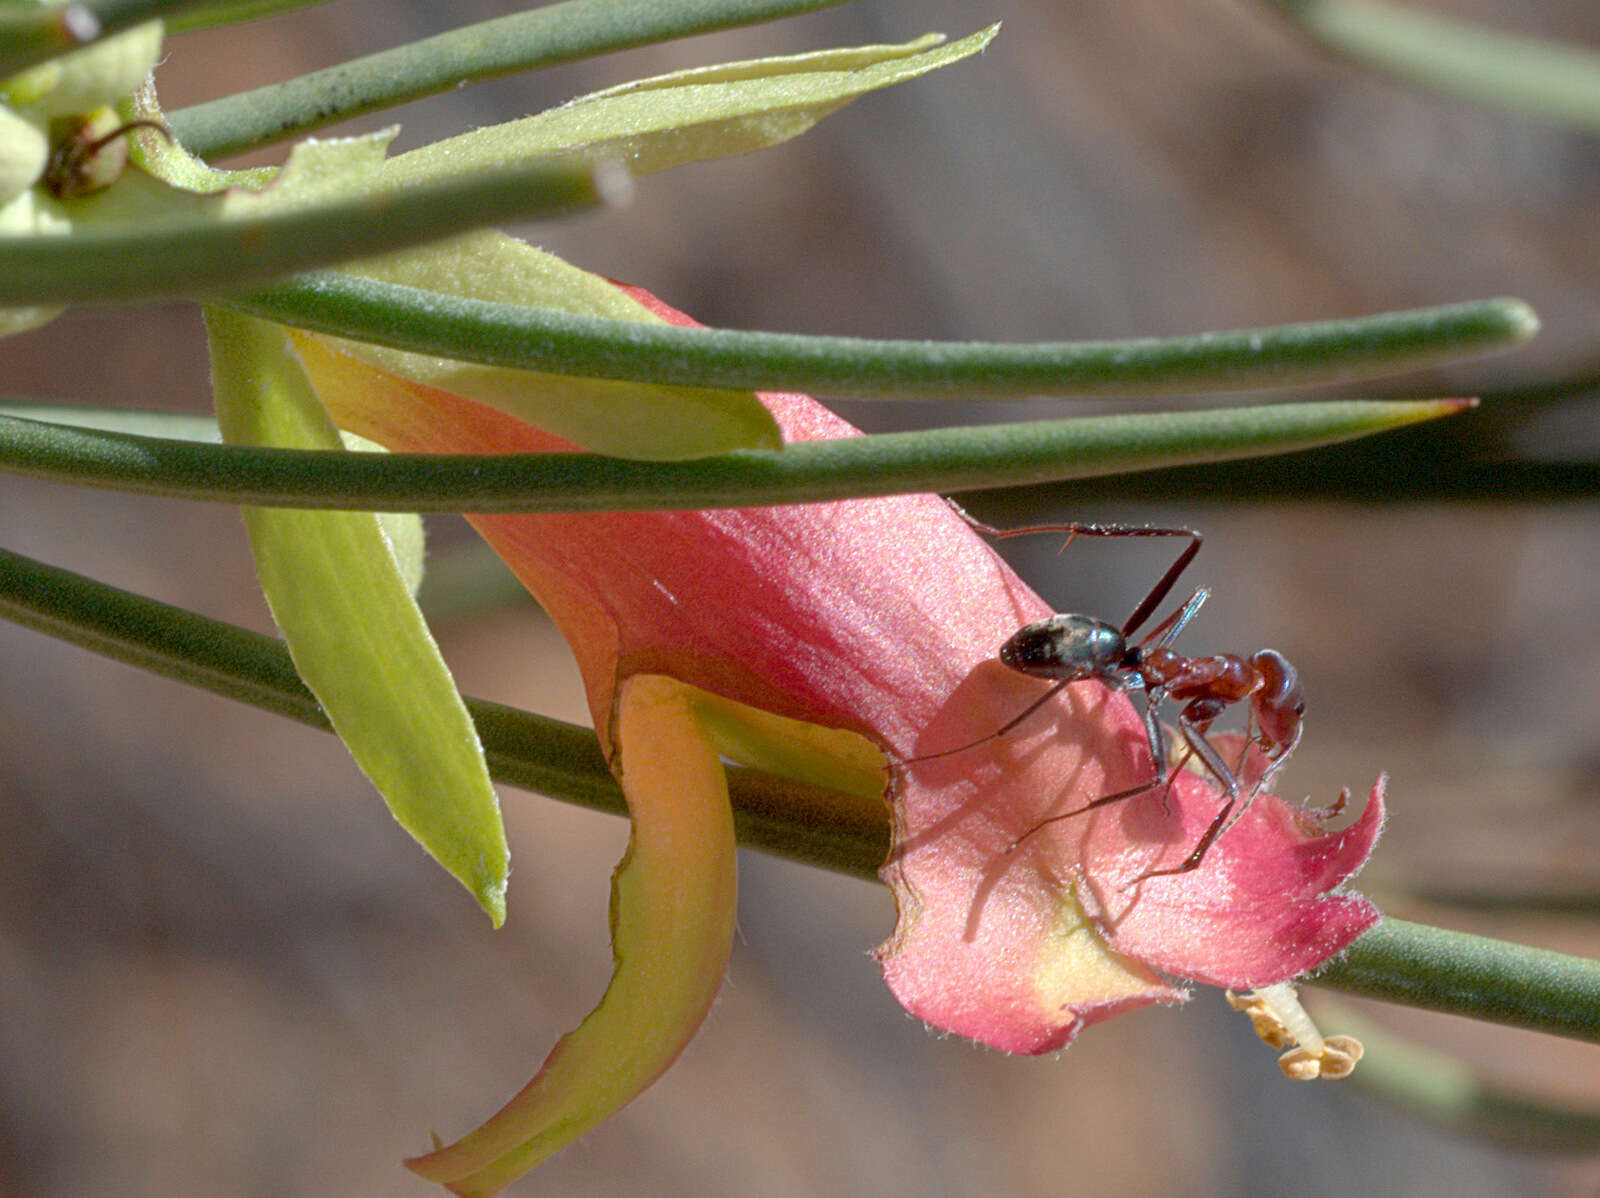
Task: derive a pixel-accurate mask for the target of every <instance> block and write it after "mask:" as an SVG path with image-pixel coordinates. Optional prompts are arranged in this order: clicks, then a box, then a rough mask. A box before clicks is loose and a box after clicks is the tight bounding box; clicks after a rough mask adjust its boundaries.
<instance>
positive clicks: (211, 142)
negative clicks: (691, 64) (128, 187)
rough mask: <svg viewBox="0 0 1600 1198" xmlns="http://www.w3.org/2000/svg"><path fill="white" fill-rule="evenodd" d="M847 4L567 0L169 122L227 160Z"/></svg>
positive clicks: (190, 143)
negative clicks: (654, 48) (680, 41)
mask: <svg viewBox="0 0 1600 1198" xmlns="http://www.w3.org/2000/svg"><path fill="white" fill-rule="evenodd" d="M844 2H845V0H648V2H644V0H565V2H564V3H560V4H549V5H545V6H544V7H541V8H536V9H532V10H530V11H528V12H521V13H515V14H513V15H511V16H507V17H500V18H498V19H496V20H493V21H484V22H482V23H481V24H477V25H468V26H466V27H465V28H462V29H455V30H452V31H450V32H449V33H442V34H439V35H438V36H436V37H430V38H424V39H422V40H421V41H416V42H412V43H410V44H409V45H405V46H400V47H397V48H395V49H393V50H385V51H383V52H381V53H378V54H371V55H368V56H366V57H365V58H358V59H356V60H354V61H353V62H347V63H342V64H341V65H339V66H336V67H330V68H328V69H327V70H323V71H316V72H314V73H313V74H310V75H302V76H301V77H300V78H298V79H291V80H288V81H287V82H284V83H278V84H274V85H272V86H270V87H263V88H258V89H256V90H255V91H248V92H239V93H237V94H235V95H231V96H225V97H222V98H221V99H217V100H212V101H210V102H208V103H205V104H198V105H195V106H194V107H192V108H183V109H179V110H178V111H177V112H172V113H168V114H167V123H168V125H169V127H170V128H171V129H172V132H173V134H174V135H175V136H176V137H177V139H178V140H179V141H180V142H182V143H183V145H184V146H185V148H187V149H188V150H189V151H190V153H193V154H198V155H199V156H200V157H202V158H214V157H226V156H227V155H229V154H236V153H239V152H240V151H242V150H247V149H252V148H254V147H257V146H262V145H270V144H271V143H273V142H276V141H282V140H283V139H285V138H288V137H293V136H295V135H296V134H300V133H306V132H309V131H311V130H313V129H320V128H322V127H323V126H325V125H331V124H335V123H337V122H339V121H346V120H350V119H351V118H352V117H357V116H360V115H362V114H363V113H367V112H375V111H377V110H379V109H383V108H389V107H392V106H394V105H396V104H402V103H405V102H406V101H408V100H415V99H419V98H421V97H423V96H431V95H435V94H437V93H439V92H443V91H449V90H451V89H454V88H457V87H460V86H461V85H462V84H463V83H468V82H472V81H475V80H483V79H495V78H499V77H501V76H503V75H510V74H513V73H515V72H518V71H526V70H532V69H535V68H538V67H547V66H554V65H556V64H558V63H563V62H573V61H575V60H577V59H581V58H590V57H593V56H595V55H599V54H609V53H612V52H614V51H617V50H626V49H629V48H631V47H634V46H644V45H649V44H651V43H653V42H661V41H667V40H670V39H672V38H678V37H688V36H690V35H692V34H697V33H707V32H710V31H712V30H715V29H730V28H734V27H736V26H740V25H750V24H755V23H756V22H759V21H771V20H776V19H777V18H779V17H788V16H793V15H795V14H797V13H804V12H812V11H814V10H816V9H821V8H830V7H833V6H834V5H837V4H842V3H844Z"/></svg>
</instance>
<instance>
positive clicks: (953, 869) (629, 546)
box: [308, 291, 1382, 1052]
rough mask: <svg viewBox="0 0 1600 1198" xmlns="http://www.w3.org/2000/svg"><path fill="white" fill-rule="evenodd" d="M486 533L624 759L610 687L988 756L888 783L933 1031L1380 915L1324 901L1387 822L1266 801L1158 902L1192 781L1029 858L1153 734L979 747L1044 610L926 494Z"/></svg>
mask: <svg viewBox="0 0 1600 1198" xmlns="http://www.w3.org/2000/svg"><path fill="white" fill-rule="evenodd" d="M631 293H632V294H634V295H635V297H636V298H639V299H641V300H642V301H643V302H645V303H647V304H649V305H651V306H652V307H653V308H654V309H655V310H656V311H657V312H658V313H661V314H662V315H664V316H666V317H667V318H668V319H669V320H674V321H676V322H678V323H689V322H688V321H687V318H685V317H682V316H681V314H678V313H675V312H674V311H673V310H672V309H670V308H667V307H666V306H665V305H662V304H661V303H660V302H659V301H657V300H654V298H653V297H650V296H648V295H647V294H645V293H642V292H638V291H633V292H631ZM332 353H333V351H328V350H325V349H324V350H322V351H320V356H323V357H327V356H329V355H330V354H332ZM308 361H309V359H308ZM360 369H361V371H364V372H366V374H367V375H369V376H370V375H374V374H375V373H376V372H373V371H372V370H371V368H369V367H365V366H362V367H360ZM328 371H331V373H332V374H334V375H339V374H341V368H339V367H338V365H337V363H335V364H334V365H333V366H332V367H329V366H328V365H327V363H323V365H321V366H317V367H316V368H315V369H314V370H313V373H314V374H317V373H319V372H328ZM371 385H372V386H375V387H379V388H380V389H381V390H382V392H383V396H382V398H381V399H378V398H374V397H373V396H370V395H369V396H363V394H362V392H361V387H362V386H363V384H362V383H361V382H360V381H359V380H356V379H350V378H341V379H340V380H338V381H337V385H334V386H324V385H323V382H322V381H321V379H319V382H318V387H319V390H320V391H322V393H323V394H324V396H325V397H326V398H327V399H328V400H329V403H330V407H331V408H333V409H334V417H335V419H336V420H337V421H338V422H339V423H340V424H341V425H343V426H345V427H349V428H352V429H353V430H354V431H356V432H359V433H361V434H362V435H364V436H367V437H370V438H371V439H373V440H376V441H379V442H380V443H383V444H386V445H388V446H390V447H391V448H394V449H412V450H429V451H435V452H468V453H490V452H495V453H506V452H517V451H536V450H543V451H550V450H560V449H563V448H567V447H566V446H565V445H563V444H562V443H561V442H559V441H557V440H555V439H554V438H552V437H550V436H548V435H546V434H543V433H541V432H539V431H538V430H535V429H532V428H530V427H528V426H526V425H523V424H520V423H518V422H516V421H515V420H511V419H509V418H508V417H505V416H503V415H501V414H499V413H497V412H493V411H491V410H489V409H486V408H482V407H479V406H478V405H476V404H472V403H470V402H468V401H465V400H462V399H460V398H458V397H455V396H450V395H446V394H443V393H441V392H437V391H432V390H430V389H428V388H426V387H423V386H421V385H419V384H415V383H410V382H407V381H405V380H403V379H395V378H392V377H383V378H382V379H381V380H379V381H378V382H374V383H372V384H371ZM762 398H763V400H764V401H765V402H766V403H767V404H768V406H769V408H770V409H771V411H772V412H773V414H774V416H775V417H776V418H777V420H778V422H779V425H780V426H781V428H782V429H783V432H784V436H785V439H786V440H790V441H799V440H811V439H816V438H822V437H844V436H852V435H856V434H855V430H854V429H852V428H851V427H850V426H849V425H847V424H845V423H844V422H843V421H841V420H839V419H838V418H837V417H835V416H833V415H832V414H831V413H829V412H827V411H826V410H825V409H823V408H822V407H821V406H820V405H818V404H816V403H815V402H813V401H811V400H810V399H808V398H806V397H804V396H796V395H767V396H763V397H762ZM473 523H474V524H475V525H476V526H477V527H478V529H479V530H480V532H482V534H483V535H484V536H485V537H486V538H487V539H488V540H489V541H490V543H491V544H493V545H494V546H495V548H496V549H497V551H498V552H499V553H500V554H501V556H502V557H504V558H505V559H506V561H507V562H508V563H510V565H511V566H512V568H513V569H514V570H515V571H516V572H517V573H518V575H519V577H521V578H522V579H523V581H524V582H525V583H526V584H527V585H528V587H529V588H530V590H532V591H533V592H534V593H535V595H536V596H538V598H539V599H540V601H541V602H542V603H543V604H544V606H545V607H546V609H547V610H548V611H549V612H550V613H551V615H552V617H553V618H554V619H555V620H556V622H557V623H558V625H560V627H561V628H562V630H563V632H564V633H565V635H566V636H567V638H568V640H569V642H570V643H571V644H572V646H573V649H574V652H575V653H576V655H577V657H578V660H579V664H580V666H581V667H582V670H583V675H584V678H585V682H586V684H587V686H588V689H589V701H590V707H591V709H592V711H593V712H594V716H595V720H596V726H597V728H598V729H599V731H600V735H601V737H602V741H603V742H604V743H606V744H607V746H608V751H609V749H610V748H611V746H612V737H611V734H610V731H609V721H610V719H611V709H612V696H613V693H614V688H615V686H616V683H617V680H618V679H619V678H622V677H626V676H628V675H631V674H635V673H641V672H645V673H656V674H664V675H668V676H670V677H674V678H678V679H680V680H682V681H685V682H688V683H690V684H692V685H695V686H698V687H702V688H704V689H705V690H708V691H711V692H713V693H716V694H719V695H723V696H726V697H728V698H731V699H735V700H737V701H739V702H742V703H745V704H748V705H750V706H752V707H757V708H761V709H764V710H768V711H772V712H774V713H777V714H780V715H784V716H789V717H792V718H796V719H800V720H805V721H809V722H813V723H818V724H823V725H827V726H833V727H842V728H847V729H850V730H853V731H858V732H861V733H864V734H866V735H868V736H870V737H872V738H873V739H875V740H877V741H878V742H879V743H880V744H883V745H885V746H886V747H887V748H888V749H889V750H890V751H891V752H892V753H893V754H895V755H896V756H897V757H898V758H900V759H902V761H904V759H906V758H913V757H918V756H923V755H926V754H929V753H935V752H943V751H946V750H951V749H957V748H961V747H962V746H971V747H968V748H965V749H964V750H963V751H961V752H956V753H951V754H949V755H948V756H940V757H937V758H934V759H931V760H921V761H911V762H908V763H905V764H903V765H902V766H901V768H900V769H899V770H898V771H897V773H898V778H897V785H896V793H895V795H894V798H895V818H896V828H895V834H896V850H895V853H894V856H893V858H892V860H891V861H890V863H889V864H888V866H886V868H885V871H884V876H885V879H886V880H887V881H888V882H889V883H890V884H891V886H893V887H894V890H895V893H896V897H897V900H898V902H899V905H900V923H899V926H898V927H897V929H896V932H895V934H894V936H893V938H891V940H890V941H889V942H888V943H887V944H886V945H884V946H883V948H882V949H881V950H880V959H881V960H882V962H883V966H884V971H885V976H886V978H887V980H888V982H889V985H890V986H891V988H892V989H893V990H894V992H895V993H896V995H897V997H899V998H900V1000H901V1001H902V1003H904V1004H905V1005H906V1007H907V1009H908V1010H910V1011H912V1012H913V1013H914V1014H916V1015H918V1016H920V1017H922V1018H923V1019H925V1020H927V1021H928V1022H930V1023H933V1024H935V1025H936V1026H938V1027H941V1028H944V1029H947V1030H950V1031H954V1032H957V1033H959V1034H962V1035H966V1036H971V1037H973V1038H975V1039H979V1040H982V1041H983V1042H985V1043H989V1044H993V1045H996V1046H997V1047H1001V1048H1005V1049H1008V1050H1012V1051H1022V1052H1040V1051H1047V1050H1050V1049H1053V1048H1058V1047H1060V1046H1061V1045H1063V1044H1065V1043H1066V1042H1068V1041H1069V1040H1070V1039H1071V1037H1072V1036H1073V1035H1074V1034H1075V1032H1076V1030H1077V1029H1078V1028H1079V1027H1081V1026H1083V1025H1084V1024H1085V1023H1088V1022H1092V1021H1094V1020H1096V1019H1100V1018H1104V1017H1106V1016H1108V1015H1110V1014H1114V1013H1116V1012H1118V1011H1121V1010H1125V1009H1127V1008H1129V1007H1132V1006H1137V1005H1142V1004H1146V1003H1149V1002H1153V1001H1173V1000H1176V999H1178V998H1180V997H1182V992H1181V991H1180V990H1179V989H1177V988H1175V987H1174V986H1172V985H1170V984H1169V983H1167V982H1165V981H1163V980H1162V979H1161V978H1160V977H1158V976H1157V975H1156V974H1155V973H1154V972H1153V969H1160V970H1164V971H1167V972H1170V973H1174V974H1177V975H1180V976H1185V977H1193V978H1199V979H1204V980H1210V981H1220V982H1227V983H1234V984H1241V985H1248V984H1254V983H1256V982H1259V981H1266V980H1276V979H1279V978H1282V977H1285V976H1290V975H1292V974H1296V973H1299V972H1303V971H1304V970H1305V969H1308V968H1312V967H1314V966H1315V965H1316V964H1318V963H1320V961H1321V960H1323V959H1325V958H1326V956H1328V955H1330V954H1332V953H1334V952H1337V951H1338V950H1340V949H1342V948H1343V947H1344V946H1345V945H1346V944H1348V942H1349V941H1350V939H1352V938H1353V937H1354V936H1355V935H1356V934H1358V933H1359V932H1360V931H1361V930H1363V929H1364V928H1365V927H1367V926H1369V925H1370V924H1371V923H1372V922H1373V921H1374V920H1375V919H1376V912H1375V911H1373V910H1372V908H1371V907H1370V906H1369V905H1367V904H1366V903H1365V902H1364V901H1363V900H1360V899H1358V898H1354V897H1352V896H1342V895H1331V896H1330V895H1324V894H1323V891H1325V890H1327V889H1329V888H1330V887H1333V886H1336V885H1338V884H1341V883H1342V881H1343V879H1344V878H1345V877H1346V876H1348V874H1349V873H1351V872H1352V871H1353V870H1354V869H1355V868H1356V867H1357V866H1358V865H1359V864H1360V862H1361V861H1362V860H1364V858H1365V854H1366V852H1367V850H1368V849H1370V846H1371V843H1372V839H1373V838H1374V837H1375V836H1376V832H1377V828H1378V826H1379V824H1380V823H1381V814H1382V813H1381V802H1374V803H1373V804H1372V805H1371V806H1370V808H1369V811H1368V814H1367V815H1366V816H1365V817H1363V819H1362V821H1361V822H1360V823H1358V824H1357V825H1356V827H1355V828H1354V829H1352V830H1351V831H1349V832H1346V833H1343V834H1340V835H1338V836H1335V837H1332V838H1322V837H1319V836H1316V835H1310V834H1308V833H1307V832H1305V831H1304V830H1303V828H1302V826H1301V824H1300V823H1297V822H1296V817H1295V816H1294V815H1293V814H1292V811H1291V809H1289V808H1286V807H1285V806H1284V805H1283V804H1281V803H1280V802H1279V800H1277V799H1276V798H1273V797H1271V796H1268V795H1262V796H1260V797H1259V798H1258V799H1257V800H1256V802H1255V804H1254V806H1253V808H1252V810H1251V811H1250V813H1249V814H1248V815H1247V816H1246V817H1245V818H1244V819H1243V820H1241V821H1240V823H1239V825H1238V826H1237V827H1235V828H1233V829H1232V830H1231V831H1230V832H1229V833H1228V834H1227V835H1226V836H1224V837H1223V838H1222V839H1221V840H1220V841H1219V842H1218V843H1217V844H1216V845H1215V846H1213V849H1212V851H1211V853H1210V854H1208V856H1207V857H1206V859H1205V861H1204V863H1203V865H1202V867H1201V868H1200V869H1197V870H1195V871H1193V872H1192V873H1190V874H1186V875H1181V876H1178V877H1172V878H1151V879H1143V880H1141V879H1142V878H1143V875H1144V874H1145V873H1147V872H1148V871H1149V869H1151V868H1154V867H1155V863H1159V862H1169V863H1175V862H1176V861H1181V860H1182V859H1183V857H1184V856H1186V855H1187V854H1188V852H1189V851H1190V849H1191V848H1192V846H1193V844H1194V843H1195V842H1196V841H1197V840H1198V838H1199V835H1200V832H1201V831H1202V830H1203V829H1204V828H1205V826H1206V825H1207V824H1208V823H1209V821H1210V818H1211V813H1212V812H1214V811H1215V810H1216V805H1217V803H1218V802H1219V801H1220V796H1219V792H1218V788H1217V787H1216V786H1215V784H1214V783H1212V782H1211V781H1210V780H1209V779H1205V778H1201V777H1198V776H1194V775H1184V776H1183V777H1181V778H1180V779H1179V780H1178V781H1177V782H1176V783H1175V785H1174V786H1173V788H1172V793H1171V795H1170V800H1169V801H1170V804H1171V807H1172V814H1171V815H1170V816H1169V815H1167V814H1166V811H1165V808H1164V807H1163V804H1162V800H1161V797H1160V796H1159V795H1156V794H1151V795H1145V796H1140V797H1139V798H1136V799H1132V800H1129V801H1128V802H1126V803H1123V804H1118V805H1116V806H1115V807H1113V808H1107V809H1102V810H1101V811H1100V812H1098V813H1096V814H1095V815H1094V816H1093V817H1086V818H1082V819H1069V820H1062V821H1060V822H1058V823H1055V824H1051V825H1050V826H1049V827H1048V828H1046V829H1044V830H1043V831H1041V832H1040V833H1038V834H1037V835H1028V834H1029V832H1030V830H1031V829H1032V828H1034V827H1035V826H1036V825H1037V824H1038V823H1039V821H1040V820H1041V819H1043V818H1044V817H1045V816H1047V815H1049V814H1052V813H1056V812H1060V811H1066V810H1072V809H1074V808H1076V807H1081V806H1083V805H1084V804H1085V803H1087V802H1089V801H1092V800H1093V799H1095V798H1098V797H1100V796H1101V795H1104V794H1107V793H1111V792H1113V791H1116V790H1120V789H1124V788H1127V787H1130V786H1133V785H1136V784H1137V783H1138V782H1140V781H1141V780H1143V779H1146V778H1148V777H1150V776H1151V765H1150V762H1149V754H1148V751H1147V748H1146V745H1145V738H1144V733H1143V728H1142V724H1141V722H1140V720H1139V718H1138V716H1137V714H1136V713H1135V711H1134V709H1133V706H1132V704H1131V703H1130V702H1129V701H1128V699H1127V698H1126V697H1124V696H1122V695H1120V694H1114V693H1111V692H1109V691H1107V690H1106V689H1105V688H1104V687H1102V686H1100V685H1099V684H1097V683H1080V684H1076V685H1074V686H1072V687H1070V688H1068V689H1067V690H1066V691H1064V692H1063V693H1062V694H1060V695H1059V696H1057V697H1056V698H1055V699H1053V700H1052V701H1051V702H1050V703H1049V704H1047V705H1046V706H1045V707H1044V708H1043V709H1041V710H1040V711H1039V712H1037V713H1036V714H1035V715H1033V716H1032V717H1030V719H1029V720H1027V721H1026V722H1025V723H1024V724H1023V725H1022V726H1020V727H1018V728H1017V729H1015V730H1013V731H1012V732H1010V733H1008V734H1007V735H1006V736H1004V737H1001V738H995V739H990V740H983V738H984V737H986V736H987V734H988V733H990V732H992V731H993V730H994V729H996V728H998V727H999V726H1001V725H1002V724H1004V723H1005V722H1006V721H1007V720H1009V719H1010V718H1012V717H1013V716H1014V715H1015V714H1016V713H1017V712H1018V711H1020V710H1021V709H1022V708H1023V707H1025V706H1026V705H1027V704H1028V703H1029V702H1030V701H1031V700H1032V699H1034V698H1036V697H1037V696H1038V694H1039V693H1040V690H1041V686H1042V684H1040V683H1039V682H1037V681H1034V680H1030V679H1026V678H1023V677H1021V676H1019V675H1016V674H1014V673H1012V672H1011V671H1009V670H1006V669H1005V668H1004V667H1002V666H1001V665H1000V664H999V663H998V662H997V661H996V660H995V659H994V655H995V652H996V650H997V648H998V647H999V645H1000V644H1001V643H1002V642H1004V641H1005V640H1006V638H1007V637H1009V636H1010V635H1011V634H1012V633H1013V632H1014V631H1016V629H1017V628H1018V627H1020V626H1021V625H1022V624H1025V623H1027V622H1029V621H1032V620H1035V619H1038V618H1040V617H1041V616H1043V615H1045V614H1048V608H1047V607H1046V605H1045V604H1044V603H1043V601H1042V600H1040V599H1039V598H1038V597H1037V596H1036V595H1034V594H1033V593H1032V592H1031V591H1029V590H1028V589H1027V587H1026V586H1025V585H1024V584H1022V583H1021V582H1020V581H1019V580H1018V579H1017V578H1016V576H1015V575H1014V574H1013V573H1012V572H1011V571H1010V570H1009V569H1008V568H1007V567H1006V566H1005V565H1004V564H1003V563H1002V562H1001V561H1000V560H999V558H998V557H997V556H996V555H995V554H994V553H993V551H992V550H991V549H990V547H989V546H988V545H987V544H986V543H985V542H984V541H983V540H982V539H981V538H979V537H978V536H976V535H975V534H974V533H973V531H972V530H971V529H970V528H969V527H968V526H967V525H966V523H965V522H964V521H963V520H962V519H961V518H960V517H959V516H958V515H956V514H955V513H954V512H953V511H952V510H951V508H950V507H949V505H948V504H946V503H945V502H944V501H943V500H941V499H939V498H937V497H935V496H928V495H922V496H907V497H900V498H891V499H875V500H862V501H847V502H840V503H828V504H810V505H800V506H792V507H781V508H760V509H744V510H731V511H703V512H669V513H616V514H599V515H578V516H480V517H474V518H473ZM980 741H981V742H982V743H976V744H975V743H974V742H980ZM1019 840H1020V841H1021V844H1020V847H1018V848H1017V849H1016V850H1015V851H1013V850H1012V846H1013V845H1014V844H1017V842H1019ZM1075 890H1076V892H1077V894H1076V896H1075ZM1130 895H1131V898H1130V897H1129V896H1130ZM1080 900H1081V902H1082V903H1083V904H1084V908H1085V909H1086V911H1087V915H1088V916H1089V917H1092V918H1093V919H1094V921H1095V923H1096V926H1098V928H1099V930H1100V931H1099V934H1097V933H1096V932H1095V931H1094V930H1092V928H1091V926H1090V924H1089V923H1088V922H1087V919H1086V916H1085V914H1084V911H1083V910H1080V908H1079V906H1078V903H1079V901H1080ZM1102 936H1103V939H1102Z"/></svg>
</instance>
